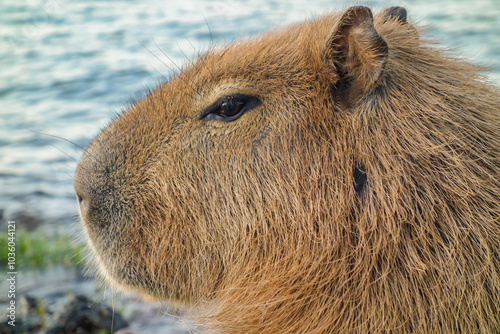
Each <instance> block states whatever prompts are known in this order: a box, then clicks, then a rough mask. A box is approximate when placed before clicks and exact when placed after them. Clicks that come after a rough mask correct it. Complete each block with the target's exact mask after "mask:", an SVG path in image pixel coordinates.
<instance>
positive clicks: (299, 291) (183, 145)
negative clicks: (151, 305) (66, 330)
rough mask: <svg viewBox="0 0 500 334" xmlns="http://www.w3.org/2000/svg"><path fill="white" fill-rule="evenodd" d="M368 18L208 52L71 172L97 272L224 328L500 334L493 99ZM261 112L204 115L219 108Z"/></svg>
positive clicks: (495, 93) (457, 65)
mask: <svg viewBox="0 0 500 334" xmlns="http://www.w3.org/2000/svg"><path fill="white" fill-rule="evenodd" d="M480 71H481V69H480V68H478V67H476V66H473V65H470V64H468V63H467V62H465V61H463V60H461V59H457V58H455V57H453V56H451V55H450V54H448V53H446V52H445V51H443V50H442V49H440V48H436V47H435V46H434V45H432V43H430V42H429V41H428V40H426V39H424V38H422V37H421V33H420V31H419V28H418V27H416V26H415V25H414V24H413V23H411V22H407V21H406V11H404V10H403V9H401V8H399V7H396V8H392V9H389V10H386V11H384V12H382V13H380V14H378V15H376V16H375V17H374V18H373V17H372V14H371V11H370V10H369V9H367V8H366V7H353V8H350V9H348V10H347V11H346V12H345V13H340V14H331V15H326V16H323V17H320V18H317V19H313V20H310V21H306V22H303V23H301V24H297V25H292V26H290V27H288V28H284V29H279V30H274V31H271V32H269V33H266V34H263V35H261V36H257V37H253V38H251V39H249V40H241V41H236V42H234V43H232V44H230V45H227V46H225V47H222V48H214V49H211V50H209V51H208V52H207V53H206V54H204V55H203V56H201V57H200V58H199V59H198V60H197V61H196V62H194V63H193V64H190V65H188V66H187V68H185V69H184V70H183V71H182V72H181V73H179V74H178V75H177V76H175V77H173V78H172V79H171V80H169V81H168V82H166V83H164V84H162V85H161V86H160V87H159V88H158V89H156V90H154V91H153V92H151V93H150V94H149V95H148V96H146V97H145V98H144V99H142V100H141V101H139V102H137V103H136V104H135V105H133V106H132V107H131V108H130V109H129V110H128V111H126V112H125V113H123V114H122V115H120V116H119V117H118V118H117V119H115V120H114V121H113V122H112V123H111V124H110V125H109V126H108V127H107V128H106V129H104V130H103V131H102V133H101V134H100V135H99V136H98V137H97V138H96V139H95V140H94V141H93V142H92V144H91V145H90V146H89V148H88V149H87V151H86V152H85V154H84V156H83V158H82V161H81V162H80V164H79V166H78V169H77V172H76V175H75V188H76V191H77V194H78V197H79V201H80V207H81V216H82V220H83V223H84V227H85V231H86V233H87V236H88V239H89V243H90V245H91V248H92V250H93V251H94V253H95V259H96V262H97V263H98V266H99V270H100V271H101V273H102V275H103V276H104V277H105V278H106V280H108V281H109V282H110V283H112V284H114V285H115V286H117V287H119V288H122V289H133V290H139V291H141V292H142V293H144V294H145V295H149V296H153V297H155V298H157V299H159V300H167V301H174V302H180V303H184V304H187V305H198V306H199V305H203V306H202V307H199V308H198V309H197V312H198V313H197V314H198V316H199V318H198V319H199V320H200V321H201V322H202V324H203V325H204V327H205V328H206V329H208V330H210V329H213V330H221V331H223V332H228V333H385V332H394V333H438V332H440V333H478V332H481V333H496V332H497V331H498V329H499V328H500V218H499V217H500V199H499V195H500V161H499V159H500V94H499V90H498V88H496V87H494V86H492V85H491V84H489V83H488V82H487V80H486V79H485V78H484V77H482V76H481V75H480V74H478V73H479V72H480ZM231 94H246V95H250V96H255V97H257V98H258V99H259V101H260V104H259V105H258V106H257V107H255V108H253V109H251V110H249V111H247V112H245V113H244V114H243V115H242V116H241V117H240V118H238V119H237V120H234V121H232V122H224V121H221V120H207V119H203V118H200V115H201V114H202V112H203V111H204V110H205V109H206V108H207V107H208V106H210V105H212V104H213V103H214V102H215V101H217V100H218V99H219V98H220V97H221V96H224V95H231Z"/></svg>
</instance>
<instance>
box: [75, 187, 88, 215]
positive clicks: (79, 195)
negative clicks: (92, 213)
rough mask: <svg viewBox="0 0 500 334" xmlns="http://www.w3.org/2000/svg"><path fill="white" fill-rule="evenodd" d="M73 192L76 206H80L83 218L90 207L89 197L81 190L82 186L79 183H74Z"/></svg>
mask: <svg viewBox="0 0 500 334" xmlns="http://www.w3.org/2000/svg"><path fill="white" fill-rule="evenodd" d="M74 186H75V194H76V200H77V201H78V207H79V208H80V215H82V217H83V218H85V217H87V216H88V210H89V208H90V202H89V201H90V197H89V196H88V194H87V193H86V192H85V191H84V190H83V187H81V186H80V185H79V183H75V185H74Z"/></svg>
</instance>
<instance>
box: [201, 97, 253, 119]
mask: <svg viewBox="0 0 500 334" xmlns="http://www.w3.org/2000/svg"><path fill="white" fill-rule="evenodd" d="M259 103H260V100H259V99H258V98H257V97H255V96H250V95H243V94H236V95H226V96H224V97H222V98H220V99H219V100H218V101H217V102H215V103H214V104H212V105H211V106H210V107H208V108H207V109H205V111H203V113H202V114H201V117H200V118H201V119H205V120H220V121H225V122H231V121H234V120H236V119H238V118H239V117H240V116H241V115H243V114H244V113H245V112H246V111H248V110H250V109H252V108H255V107H256V106H257V105H259Z"/></svg>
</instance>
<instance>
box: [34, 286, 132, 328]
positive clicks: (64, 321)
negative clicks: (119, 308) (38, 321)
mask: <svg viewBox="0 0 500 334" xmlns="http://www.w3.org/2000/svg"><path fill="white" fill-rule="evenodd" d="M127 326H128V324H127V322H126V321H125V320H124V319H123V318H122V316H121V315H120V314H119V313H117V312H116V311H113V310H112V309H111V308H110V307H109V306H106V305H104V304H101V303H98V302H95V301H92V300H90V299H89V298H87V297H85V296H82V295H75V296H72V297H71V298H70V301H69V302H68V303H67V304H66V305H65V306H64V307H63V309H62V310H61V311H60V312H58V313H57V314H56V315H55V316H54V319H53V320H52V321H51V322H50V323H49V325H48V326H47V328H46V329H45V330H44V331H42V333H44V334H70V333H79V334H94V333H98V332H99V333H100V332H102V331H103V330H104V331H106V332H107V333H111V332H115V331H118V330H119V329H122V328H125V327H127Z"/></svg>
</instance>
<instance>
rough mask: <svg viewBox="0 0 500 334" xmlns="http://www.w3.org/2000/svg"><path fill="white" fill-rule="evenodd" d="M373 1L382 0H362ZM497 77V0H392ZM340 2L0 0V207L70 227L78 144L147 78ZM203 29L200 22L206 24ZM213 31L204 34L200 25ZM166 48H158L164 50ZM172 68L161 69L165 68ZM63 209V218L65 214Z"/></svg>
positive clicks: (137, 93) (152, 81) (8, 213)
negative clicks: (199, 53) (214, 46)
mask: <svg viewBox="0 0 500 334" xmlns="http://www.w3.org/2000/svg"><path fill="white" fill-rule="evenodd" d="M363 3H364V4H368V5H370V6H372V8H374V9H376V8H381V7H383V6H384V5H386V2H381V1H368V2H363ZM397 4H398V5H403V6H405V7H406V8H407V9H408V11H409V16H410V18H411V19H412V20H416V21H419V22H420V23H422V24H430V25H431V27H432V28H431V29H430V30H429V32H428V33H427V34H428V35H433V36H436V37H438V38H439V39H440V40H442V41H443V44H444V45H446V46H452V47H460V51H458V53H459V54H461V55H464V56H465V57H467V58H470V59H472V60H473V61H474V62H480V63H482V64H485V65H487V66H488V67H489V68H490V69H491V72H490V74H489V76H490V78H491V79H492V80H493V81H495V82H496V83H497V84H500V60H499V58H500V33H499V31H500V19H499V18H500V1H499V0H478V1H460V0H456V1H452V0H447V1H442V0H426V1H398V2H397ZM345 5H346V3H345V2H344V1H342V2H341V1H332V0H330V1H322V0H308V1H298V0H293V1H286V2H285V1H264V0H258V1H237V0H222V1H202V0H184V1H175V2H173V1H169V2H167V1H136V2H131V1H119V0H114V1H72V0H48V1H42V0H24V1H19V0H2V1H1V2H0V209H4V210H5V213H4V217H6V218H11V217H14V216H15V214H16V212H20V211H23V212H27V213H28V214H31V215H34V216H39V217H42V219H43V220H45V221H47V222H48V223H52V224H55V225H61V226H75V224H74V222H75V218H74V217H75V216H76V214H77V205H76V201H75V198H74V194H73V186H72V177H73V173H74V170H75V166H76V161H78V159H79V158H80V156H81V153H82V152H81V149H80V147H85V146H86V145H87V144H88V143H89V141H90V140H91V139H92V138H93V137H94V136H95V135H96V134H97V133H98V131H99V130H100V129H101V128H103V127H104V126H105V125H106V124H107V122H108V121H109V119H110V118H111V117H112V115H113V114H115V113H117V112H121V111H122V110H124V109H125V108H126V107H127V104H128V102H129V101H131V99H137V98H140V97H141V96H142V95H143V92H144V91H145V90H146V88H147V87H153V86H156V85H157V84H158V82H160V81H161V80H164V79H163V78H164V77H168V76H169V75H170V74H171V69H175V68H176V67H177V66H180V65H181V64H183V63H184V62H186V61H187V58H191V57H193V55H195V53H196V50H204V49H206V48H207V47H208V45H209V44H210V41H211V39H213V40H214V41H216V42H219V43H223V42H224V41H231V40H233V39H234V38H235V37H237V36H240V35H251V34H254V33H257V32H259V31H265V30H267V29H269V28H271V27H273V26H275V25H286V24H288V23H291V22H294V21H299V20H302V19H304V18H310V17H311V16H313V15H319V14H321V13H324V12H327V11H331V10H338V9H341V8H343V7H345ZM209 27H210V29H209ZM210 31H211V32H210ZM163 53H164V54H166V55H167V56H165V55H164V54H163ZM169 68H170V69H169ZM72 217H73V218H72Z"/></svg>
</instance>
